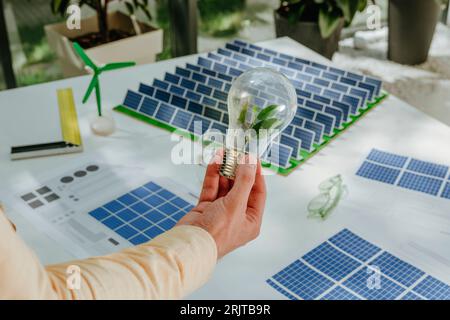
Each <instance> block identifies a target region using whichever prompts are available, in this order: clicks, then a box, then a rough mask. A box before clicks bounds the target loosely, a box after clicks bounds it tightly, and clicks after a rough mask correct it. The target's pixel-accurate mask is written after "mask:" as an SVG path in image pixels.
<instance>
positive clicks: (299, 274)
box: [273, 260, 333, 300]
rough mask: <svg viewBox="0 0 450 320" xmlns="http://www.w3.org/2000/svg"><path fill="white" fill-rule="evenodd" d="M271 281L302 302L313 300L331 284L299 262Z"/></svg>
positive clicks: (279, 273)
mask: <svg viewBox="0 0 450 320" xmlns="http://www.w3.org/2000/svg"><path fill="white" fill-rule="evenodd" d="M273 279H274V280H276V281H277V282H278V283H280V284H281V285H282V286H283V287H285V288H286V289H288V290H289V291H291V292H293V293H295V294H296V295H297V296H299V297H300V298H302V299H304V300H313V299H316V298H317V297H319V296H320V295H321V294H322V293H324V292H325V291H326V290H328V289H329V288H331V286H332V285H333V282H332V281H331V280H329V279H327V278H325V277H324V276H322V275H321V274H319V273H318V272H316V271H314V270H312V269H310V268H308V267H307V266H306V265H305V264H304V263H303V262H301V261H300V260H296V261H294V262H293V263H292V264H290V265H289V266H287V267H286V268H284V269H283V270H281V271H280V272H278V273H277V274H276V275H274V276H273Z"/></svg>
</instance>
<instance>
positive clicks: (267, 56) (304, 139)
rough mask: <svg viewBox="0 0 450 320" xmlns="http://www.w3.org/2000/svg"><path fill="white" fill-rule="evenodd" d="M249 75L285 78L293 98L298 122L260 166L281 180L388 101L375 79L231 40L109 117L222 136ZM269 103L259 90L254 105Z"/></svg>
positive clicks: (145, 88)
mask: <svg viewBox="0 0 450 320" xmlns="http://www.w3.org/2000/svg"><path fill="white" fill-rule="evenodd" d="M254 67H268V68H272V69H275V70H277V71H279V72H281V73H283V74H284V75H285V76H286V77H288V78H289V79H290V80H291V82H292V83H293V85H294V87H295V88H296V92H297V102H298V108H297V112H296V116H295V117H294V119H293V121H292V123H291V125H289V126H288V127H287V128H286V129H285V130H284V131H283V132H282V133H281V135H280V138H279V141H277V142H275V143H273V144H272V146H271V149H269V151H268V152H267V153H266V155H265V158H263V161H264V163H263V165H265V166H269V167H271V168H273V169H275V170H277V172H278V173H280V174H285V175H286V174H289V173H290V172H292V170H294V169H295V167H297V166H298V165H299V164H301V163H302V162H304V161H306V160H307V159H309V158H310V157H311V156H312V155H314V154H315V153H316V152H318V151H319V150H320V149H321V148H323V147H324V146H326V145H327V144H328V143H329V142H330V140H332V139H333V138H335V137H336V136H337V135H339V134H340V133H341V132H342V131H344V130H345V129H346V128H348V127H349V126H350V125H351V124H353V123H354V122H355V121H357V120H358V119H359V118H360V117H361V116H362V115H364V114H365V113H366V112H368V111H369V110H371V109H373V108H374V107H375V106H376V105H378V104H379V103H380V102H381V101H382V100H383V99H384V98H385V97H386V94H384V93H382V91H381V87H382V83H381V81H380V80H378V79H375V78H372V77H368V76H364V75H360V74H356V73H353V72H349V71H345V70H342V69H338V68H334V67H331V66H326V65H324V64H320V63H316V62H312V61H308V60H304V59H301V58H296V57H293V56H290V55H286V54H282V53H278V52H276V51H273V50H269V49H264V48H262V47H259V46H256V45H253V44H250V43H246V42H243V41H241V40H235V41H233V42H230V43H227V44H226V45H225V48H219V49H218V50H216V51H214V52H210V53H207V54H205V55H201V56H199V57H198V60H197V63H196V64H191V63H187V64H186V65H185V66H184V67H180V66H179V67H176V68H175V71H174V72H167V73H166V74H165V76H164V79H154V81H153V83H152V84H144V83H141V84H140V85H139V88H138V89H137V90H132V89H130V90H128V92H127V93H126V96H125V98H124V101H123V103H122V104H121V105H119V106H117V107H116V108H115V110H116V111H119V112H122V113H125V114H128V115H131V116H133V117H135V118H138V119H140V120H143V121H145V122H148V123H150V124H153V125H156V126H158V127H161V128H164V129H166V130H170V131H175V130H178V131H177V132H180V133H181V134H183V135H185V136H188V137H191V138H193V139H195V138H198V137H200V136H201V135H203V134H204V133H205V132H207V131H208V130H211V129H215V130H218V131H219V132H221V133H223V134H225V133H226V130H227V127H228V107H227V96H228V91H229V90H230V87H231V84H232V82H233V80H234V79H235V78H236V77H238V76H239V75H240V74H241V73H243V72H244V71H246V70H249V69H251V68H254ZM271 96H273V95H271V92H270V88H267V90H260V92H258V96H257V97H256V98H255V103H256V104H257V105H258V106H259V107H261V108H263V107H265V106H267V105H268V104H269V103H270V99H271ZM196 123H197V124H199V123H200V125H197V126H196Z"/></svg>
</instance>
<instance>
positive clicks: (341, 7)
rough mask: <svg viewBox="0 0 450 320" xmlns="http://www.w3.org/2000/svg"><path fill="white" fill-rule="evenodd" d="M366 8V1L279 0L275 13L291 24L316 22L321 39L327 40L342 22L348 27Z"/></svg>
mask: <svg viewBox="0 0 450 320" xmlns="http://www.w3.org/2000/svg"><path fill="white" fill-rule="evenodd" d="M366 6H367V0H280V7H279V8H278V10H277V12H278V13H279V14H280V15H281V16H283V17H285V18H287V19H288V20H289V21H290V22H291V23H295V22H297V21H313V22H318V24H319V28H320V33H321V35H322V37H323V38H328V37H329V36H331V34H333V32H334V31H335V30H336V28H337V27H338V26H339V24H340V23H341V21H342V20H344V22H345V25H346V26H349V25H350V24H351V23H352V21H353V18H354V16H355V14H356V12H358V11H359V12H362V11H363V10H364V9H365V8H366Z"/></svg>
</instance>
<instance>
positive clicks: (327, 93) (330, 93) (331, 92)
mask: <svg viewBox="0 0 450 320" xmlns="http://www.w3.org/2000/svg"><path fill="white" fill-rule="evenodd" d="M323 95H324V96H326V97H328V98H331V99H333V100H339V99H341V94H340V93H339V92H337V91H334V90H331V89H325V90H323Z"/></svg>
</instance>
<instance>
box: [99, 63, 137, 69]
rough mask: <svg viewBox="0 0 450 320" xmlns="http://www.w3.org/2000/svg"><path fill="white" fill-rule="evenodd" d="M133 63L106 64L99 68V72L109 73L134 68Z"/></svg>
mask: <svg viewBox="0 0 450 320" xmlns="http://www.w3.org/2000/svg"><path fill="white" fill-rule="evenodd" d="M135 65H136V63H135V62H131V61H130V62H115V63H108V64H106V65H104V66H103V67H101V68H100V71H110V70H115V69H121V68H127V67H132V66H135Z"/></svg>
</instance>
